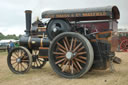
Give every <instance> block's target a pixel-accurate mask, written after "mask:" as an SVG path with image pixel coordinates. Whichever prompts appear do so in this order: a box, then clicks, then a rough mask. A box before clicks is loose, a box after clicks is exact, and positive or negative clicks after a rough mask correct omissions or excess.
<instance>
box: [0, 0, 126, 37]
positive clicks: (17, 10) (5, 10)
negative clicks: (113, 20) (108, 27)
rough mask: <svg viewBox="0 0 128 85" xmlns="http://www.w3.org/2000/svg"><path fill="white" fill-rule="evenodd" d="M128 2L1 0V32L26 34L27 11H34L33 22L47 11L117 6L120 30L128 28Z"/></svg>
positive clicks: (98, 0) (101, 0) (104, 0)
mask: <svg viewBox="0 0 128 85" xmlns="http://www.w3.org/2000/svg"><path fill="white" fill-rule="evenodd" d="M127 4H128V0H0V32H2V33H3V34H5V35H7V34H16V35H19V34H25V33H24V30H25V14H24V11H25V10H32V11H33V13H32V21H35V20H36V18H37V17H40V18H41V13H42V12H43V11H45V10H56V9H74V8H88V7H100V6H108V5H116V6H117V7H118V8H119V11H120V15H121V16H120V20H118V21H119V24H118V25H119V28H128V6H127Z"/></svg>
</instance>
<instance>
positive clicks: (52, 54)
mask: <svg viewBox="0 0 128 85" xmlns="http://www.w3.org/2000/svg"><path fill="white" fill-rule="evenodd" d="M48 58H49V61H50V64H51V67H52V69H53V70H54V71H55V72H56V73H57V74H58V75H60V76H63V77H65V78H78V77H81V76H83V75H84V74H85V73H87V72H88V71H89V69H90V68H91V66H92V64H93V59H94V52H93V48H92V45H91V44H90V42H89V40H88V39H87V38H86V37H84V36H83V35H81V34H79V33H73V32H64V33H61V34H59V35H58V36H56V37H55V38H54V39H53V41H52V42H51V44H50V48H49V52H48Z"/></svg>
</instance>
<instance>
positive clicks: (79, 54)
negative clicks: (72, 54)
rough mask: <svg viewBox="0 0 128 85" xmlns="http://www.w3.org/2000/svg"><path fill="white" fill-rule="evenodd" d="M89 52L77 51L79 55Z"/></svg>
mask: <svg viewBox="0 0 128 85" xmlns="http://www.w3.org/2000/svg"><path fill="white" fill-rule="evenodd" d="M86 53H87V52H79V53H77V55H83V54H86Z"/></svg>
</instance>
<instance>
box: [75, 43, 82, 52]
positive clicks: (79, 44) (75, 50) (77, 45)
mask: <svg viewBox="0 0 128 85" xmlns="http://www.w3.org/2000/svg"><path fill="white" fill-rule="evenodd" d="M81 45H82V42H81V43H80V44H79V45H77V47H76V48H75V49H74V50H73V52H75V51H76V50H77V49H78V48H79V47H80V46H81Z"/></svg>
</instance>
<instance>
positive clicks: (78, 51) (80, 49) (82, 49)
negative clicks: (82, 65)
mask: <svg viewBox="0 0 128 85" xmlns="http://www.w3.org/2000/svg"><path fill="white" fill-rule="evenodd" d="M84 48H85V47H84V46H82V47H81V48H80V49H78V51H77V52H80V51H81V50H83V49H84Z"/></svg>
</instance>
